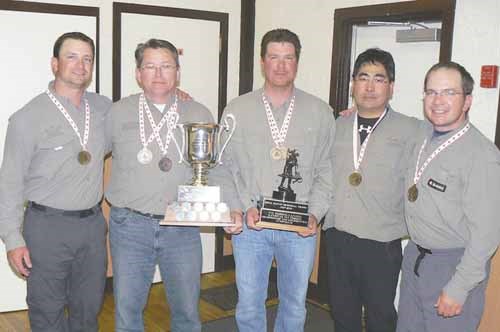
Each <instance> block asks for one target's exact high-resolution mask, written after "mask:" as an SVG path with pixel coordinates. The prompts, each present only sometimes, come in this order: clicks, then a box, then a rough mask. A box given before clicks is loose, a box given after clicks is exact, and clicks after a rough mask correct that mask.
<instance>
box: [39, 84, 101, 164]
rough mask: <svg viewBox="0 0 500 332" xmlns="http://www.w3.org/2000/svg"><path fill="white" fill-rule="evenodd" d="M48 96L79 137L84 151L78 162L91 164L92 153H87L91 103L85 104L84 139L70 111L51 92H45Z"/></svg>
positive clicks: (78, 156) (79, 154)
mask: <svg viewBox="0 0 500 332" xmlns="http://www.w3.org/2000/svg"><path fill="white" fill-rule="evenodd" d="M45 93H46V94H47V96H49V98H50V100H52V102H53V103H54V105H56V107H57V109H58V110H59V112H61V114H62V115H63V116H64V117H65V118H66V121H68V123H69V125H70V126H71V128H72V129H73V131H74V132H75V134H76V136H77V137H78V140H79V141H80V146H81V147H82V150H81V151H80V152H78V155H77V160H78V163H80V165H87V164H88V163H90V160H91V159H92V156H91V155H90V152H88V151H87V148H86V147H87V142H88V141H89V132H90V107H89V102H88V101H87V99H84V102H85V128H84V130H83V138H82V136H81V135H80V130H78V127H77V125H76V123H75V121H74V120H73V118H72V117H71V115H69V113H68V111H67V110H66V108H64V106H63V105H62V104H61V103H60V102H59V100H57V98H56V96H54V95H53V94H52V92H50V90H47V91H45Z"/></svg>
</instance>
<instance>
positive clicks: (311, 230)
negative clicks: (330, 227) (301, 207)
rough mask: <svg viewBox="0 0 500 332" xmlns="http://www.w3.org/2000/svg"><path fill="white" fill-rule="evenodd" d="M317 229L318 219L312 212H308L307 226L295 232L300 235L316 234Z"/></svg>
mask: <svg viewBox="0 0 500 332" xmlns="http://www.w3.org/2000/svg"><path fill="white" fill-rule="evenodd" d="M317 230H318V219H316V217H315V216H314V215H312V214H309V221H308V222H307V228H304V230H302V231H300V232H297V234H299V235H300V236H302V237H308V236H313V235H314V234H316V231H317Z"/></svg>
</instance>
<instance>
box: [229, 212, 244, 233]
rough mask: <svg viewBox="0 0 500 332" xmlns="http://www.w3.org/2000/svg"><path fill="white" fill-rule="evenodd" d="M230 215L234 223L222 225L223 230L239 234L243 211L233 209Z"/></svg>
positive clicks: (241, 228)
mask: <svg viewBox="0 0 500 332" xmlns="http://www.w3.org/2000/svg"><path fill="white" fill-rule="evenodd" d="M230 215H231V221H232V222H234V225H233V226H226V227H224V231H225V232H226V233H227V234H240V233H241V231H242V230H243V212H241V211H240V210H233V211H231V213H230Z"/></svg>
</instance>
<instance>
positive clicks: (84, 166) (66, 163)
mask: <svg viewBox="0 0 500 332" xmlns="http://www.w3.org/2000/svg"><path fill="white" fill-rule="evenodd" d="M94 55H95V47H94V42H93V41H92V39H90V38H89V37H88V36H86V35H84V34H82V33H79V32H70V33H66V34H63V35H62V36H60V37H59V38H58V39H57V40H56V42H55V44H54V50H53V58H52V61H51V66H52V71H53V73H54V76H55V79H54V81H52V82H50V84H49V86H48V89H47V91H46V92H44V93H42V94H40V95H38V96H36V97H35V98H34V99H32V100H31V101H30V102H29V103H28V104H26V105H25V106H24V107H23V108H22V109H20V110H19V111H17V112H16V113H14V114H13V115H12V116H11V118H10V119H9V126H8V129H7V137H6V141H5V150H4V157H3V163H2V167H1V169H0V237H1V238H2V240H3V241H4V242H5V246H6V249H7V256H8V259H9V262H10V264H11V265H12V267H13V268H14V270H15V271H16V272H18V273H19V274H21V275H22V276H24V277H26V279H27V286H28V296H27V303H28V307H29V311H28V313H29V319H30V325H31V330H32V331H34V332H37V331H51V332H59V331H61V332H62V331H97V329H98V326H97V315H98V313H99V310H100V307H101V304H102V299H103V294H104V285H105V280H106V261H107V255H106V233H107V227H106V222H105V220H104V218H103V216H102V213H101V209H100V205H99V203H100V201H101V198H102V177H103V161H104V155H105V153H106V151H107V147H106V144H105V133H104V121H105V117H106V114H107V112H108V110H109V108H110V106H111V101H110V100H109V99H107V98H105V97H102V96H99V95H97V94H95V93H90V92H87V91H86V88H87V86H88V85H89V84H90V82H91V79H92V70H93V65H94ZM26 202H27V207H26V209H24V207H25V203H26ZM23 220H24V224H23ZM66 310H67V313H68V315H66Z"/></svg>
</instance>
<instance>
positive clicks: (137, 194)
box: [106, 39, 241, 332]
mask: <svg viewBox="0 0 500 332" xmlns="http://www.w3.org/2000/svg"><path fill="white" fill-rule="evenodd" d="M135 60H136V66H137V68H136V79H137V82H138V83H139V85H140V87H141V88H142V89H143V92H141V93H138V94H135V95H132V96H129V97H126V98H123V99H122V100H120V101H118V102H116V103H115V104H114V105H113V107H112V108H111V111H110V118H109V119H108V120H109V121H108V122H107V123H108V132H109V133H110V134H111V142H112V153H113V163H112V170H111V181H110V184H109V188H108V189H107V191H106V198H107V200H108V201H109V202H110V203H111V204H112V206H113V207H112V208H111V214H110V243H111V256H112V261H113V291H114V298H115V310H116V314H115V318H116V320H115V324H116V331H118V332H122V331H144V321H143V310H144V308H145V306H146V302H147V299H148V294H149V289H150V287H151V282H152V281H153V275H154V272H155V266H156V264H158V265H159V267H160V272H161V276H162V279H163V280H164V281H165V288H166V295H167V299H168V302H169V305H170V317H171V329H172V331H184V332H196V331H200V330H201V324H200V319H199V313H198V300H199V292H200V273H201V267H202V253H201V239H200V231H199V228H198V227H174V226H160V225H159V221H161V220H163V219H164V213H165V208H166V206H167V202H168V201H175V200H176V197H177V186H178V185H180V184H184V183H186V182H187V181H188V179H189V178H190V176H191V169H190V168H189V167H187V166H184V165H183V164H179V163H177V161H176V159H177V157H178V156H177V151H176V150H175V149H174V146H173V145H174V143H173V142H172V141H173V135H174V129H175V127H176V125H177V123H188V122H213V118H212V115H211V113H210V111H209V110H208V109H207V108H206V107H205V106H203V105H201V104H199V103H197V102H195V101H193V100H182V99H181V98H178V93H177V91H176V86H177V83H178V81H179V75H180V71H179V70H180V69H179V55H178V52H177V49H176V48H175V46H174V45H172V44H171V43H170V42H168V41H165V40H159V39H150V40H148V41H147V42H145V43H143V44H139V45H138V46H137V49H136V51H135ZM177 139H179V137H177ZM240 230H241V220H240V221H239V224H238V223H237V224H236V226H234V227H233V228H228V229H226V231H228V232H239V231H240Z"/></svg>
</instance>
